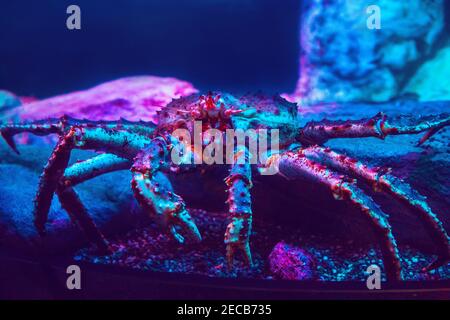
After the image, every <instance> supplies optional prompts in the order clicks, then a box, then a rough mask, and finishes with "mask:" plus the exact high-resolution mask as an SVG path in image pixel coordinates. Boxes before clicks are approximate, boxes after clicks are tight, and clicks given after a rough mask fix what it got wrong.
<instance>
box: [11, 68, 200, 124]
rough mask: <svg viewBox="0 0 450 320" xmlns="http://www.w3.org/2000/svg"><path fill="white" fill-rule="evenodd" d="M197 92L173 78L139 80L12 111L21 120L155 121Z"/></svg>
mask: <svg viewBox="0 0 450 320" xmlns="http://www.w3.org/2000/svg"><path fill="white" fill-rule="evenodd" d="M195 92H197V90H196V89H195V88H194V87H193V86H192V85H191V84H190V83H188V82H185V81H181V80H178V79H175V78H160V77H153V76H139V77H129V78H122V79H118V80H114V81H110V82H106V83H103V84H100V85H98V86H96V87H93V88H91V89H88V90H84V91H77V92H72V93H68V94H63V95H60V96H56V97H52V98H48V99H44V100H40V101H36V102H32V103H26V104H24V105H23V106H22V107H20V108H16V109H14V110H13V112H12V114H10V115H11V116H13V115H16V114H18V115H19V117H20V118H21V119H23V120H38V119H45V118H55V117H60V116H62V115H68V116H71V117H77V118H86V119H90V120H118V119H120V118H124V119H127V120H147V121H152V120H154V118H153V117H154V115H155V112H156V110H157V109H158V108H161V107H163V106H165V105H166V104H167V103H169V102H170V101H171V100H172V99H173V98H179V97H182V96H186V95H190V94H192V93H195Z"/></svg>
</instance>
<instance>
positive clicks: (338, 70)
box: [286, 0, 444, 104]
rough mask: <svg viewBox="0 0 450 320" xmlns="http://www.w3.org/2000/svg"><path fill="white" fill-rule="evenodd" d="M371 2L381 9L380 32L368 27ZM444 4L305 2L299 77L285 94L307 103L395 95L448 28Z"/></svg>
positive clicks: (383, 0)
mask: <svg viewBox="0 0 450 320" xmlns="http://www.w3.org/2000/svg"><path fill="white" fill-rule="evenodd" d="M369 5H377V6H378V7H379V8H380V13H381V30H376V29H373V30H371V29H369V28H368V27H367V19H368V18H369V14H367V13H366V8H367V7H368V6H369ZM443 7H444V2H443V1H442V0H439V1H424V0H414V1H403V2H402V1H390V0H377V1H373V0H370V1H369V0H364V1H347V0H331V1H330V0H313V1H306V2H305V5H304V8H303V10H302V16H301V21H302V23H301V26H302V27H301V30H300V38H301V44H300V45H301V52H300V59H299V61H300V73H299V74H300V78H299V80H298V83H297V88H296V90H295V92H294V93H293V94H291V95H286V97H287V98H288V99H290V100H291V101H296V102H302V103H303V104H304V103H307V104H309V103H317V102H347V101H378V102H380V101H388V100H390V99H392V98H394V97H397V96H398V95H399V94H401V92H402V86H403V83H406V82H407V80H408V79H409V77H410V72H411V70H414V68H417V67H418V65H420V63H421V62H422V61H423V60H424V59H427V58H429V57H431V56H432V54H433V50H434V48H435V45H436V43H437V42H438V39H439V36H440V35H441V34H442V30H443V26H444V8H443ZM419 13H420V14H419ZM429 78H432V77H428V79H429Z"/></svg>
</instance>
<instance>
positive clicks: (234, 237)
mask: <svg viewBox="0 0 450 320" xmlns="http://www.w3.org/2000/svg"><path fill="white" fill-rule="evenodd" d="M250 219H251V218H250ZM249 225H250V221H249V218H246V217H245V218H244V217H239V218H238V217H235V218H233V220H232V221H231V222H230V224H229V225H228V226H227V231H226V233H225V244H226V246H227V247H226V251H227V253H226V256H227V265H228V268H229V269H231V268H232V267H233V264H234V257H235V255H236V253H237V252H238V251H242V253H243V255H244V259H245V262H246V263H247V264H248V265H249V266H250V267H251V266H253V261H252V254H251V251H250V244H249V232H248V231H249V230H248V228H249Z"/></svg>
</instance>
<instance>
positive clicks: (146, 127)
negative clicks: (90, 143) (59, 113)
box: [0, 116, 156, 153]
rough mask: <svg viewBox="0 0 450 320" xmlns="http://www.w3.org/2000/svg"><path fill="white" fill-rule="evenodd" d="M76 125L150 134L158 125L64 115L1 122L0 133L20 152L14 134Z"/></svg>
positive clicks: (58, 131) (56, 130)
mask: <svg viewBox="0 0 450 320" xmlns="http://www.w3.org/2000/svg"><path fill="white" fill-rule="evenodd" d="M74 126H76V127H78V128H80V129H81V128H86V129H88V130H89V128H90V130H91V131H92V130H93V128H99V130H103V131H108V132H113V131H115V132H119V131H123V132H126V133H130V134H135V135H142V136H150V135H152V134H153V132H154V129H155V127H156V125H155V124H154V123H152V122H143V121H139V122H131V121H127V120H124V119H121V120H118V121H89V120H78V119H73V118H70V117H66V116H63V117H61V118H57V119H46V120H39V121H33V122H24V123H13V124H0V135H1V136H2V137H3V139H4V140H5V141H6V143H7V144H8V145H9V146H10V147H11V149H13V150H14V152H16V153H19V151H18V150H17V147H16V144H15V142H14V139H13V136H14V135H16V134H19V133H24V132H28V133H32V134H34V135H38V136H45V135H49V134H55V133H56V134H60V135H62V134H64V132H67V130H70V129H71V128H73V127H74Z"/></svg>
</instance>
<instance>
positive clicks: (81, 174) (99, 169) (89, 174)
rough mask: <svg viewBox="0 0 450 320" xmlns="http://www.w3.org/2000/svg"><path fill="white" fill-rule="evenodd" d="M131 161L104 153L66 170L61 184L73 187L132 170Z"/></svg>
mask: <svg viewBox="0 0 450 320" xmlns="http://www.w3.org/2000/svg"><path fill="white" fill-rule="evenodd" d="M131 164H132V162H131V160H129V159H126V158H122V157H119V156H116V155H115V154H111V153H102V154H99V155H97V156H95V157H93V158H91V159H87V160H84V161H80V162H77V163H74V164H73V165H71V166H70V167H68V168H67V169H66V171H65V172H64V177H63V179H62V181H61V184H62V185H64V186H66V187H73V186H75V185H77V184H79V183H81V182H83V181H86V180H89V179H92V178H95V177H97V176H99V175H102V174H105V173H109V172H113V171H118V170H127V169H129V168H131Z"/></svg>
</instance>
